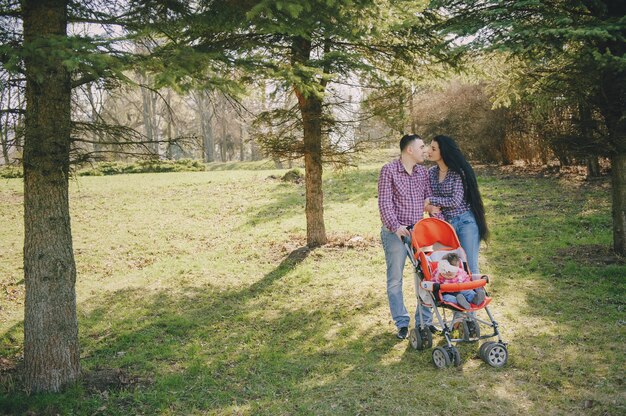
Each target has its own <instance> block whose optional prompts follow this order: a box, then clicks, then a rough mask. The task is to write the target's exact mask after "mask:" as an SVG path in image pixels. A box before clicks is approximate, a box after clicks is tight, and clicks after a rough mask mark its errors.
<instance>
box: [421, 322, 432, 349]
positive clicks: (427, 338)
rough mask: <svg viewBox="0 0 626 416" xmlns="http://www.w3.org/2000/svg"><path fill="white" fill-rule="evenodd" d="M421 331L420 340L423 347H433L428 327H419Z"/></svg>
mask: <svg viewBox="0 0 626 416" xmlns="http://www.w3.org/2000/svg"><path fill="white" fill-rule="evenodd" d="M420 332H421V333H422V341H423V342H424V349H426V348H432V347H433V333H432V332H430V328H428V327H426V328H424V329H420Z"/></svg>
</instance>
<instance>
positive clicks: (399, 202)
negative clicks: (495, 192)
mask: <svg viewBox="0 0 626 416" xmlns="http://www.w3.org/2000/svg"><path fill="white" fill-rule="evenodd" d="M426 158H428V160H430V161H432V162H435V166H433V167H431V168H430V169H428V170H427V169H426V168H425V167H424V166H422V165H421V164H422V163H423V162H424V160H425V159H426ZM378 209H379V211H380V218H381V220H382V223H383V225H382V228H381V233H380V236H381V240H382V244H383V249H384V251H385V260H386V263H387V297H388V299H389V309H390V310H391V316H392V318H393V320H394V323H395V325H396V328H397V330H398V333H397V337H398V338H400V339H404V338H406V337H407V335H408V332H409V323H410V317H409V313H408V312H407V309H406V307H405V306H404V297H403V293H402V280H403V279H402V278H403V271H404V265H405V262H406V256H407V251H406V249H405V248H404V243H403V241H402V238H403V237H404V238H405V240H407V241H410V238H411V233H410V231H409V230H408V229H407V227H409V226H412V225H413V224H415V223H416V222H417V221H419V220H421V219H422V218H424V213H425V212H427V213H428V214H429V215H431V216H434V217H437V218H440V219H443V220H445V221H447V222H448V223H450V224H451V225H452V226H453V227H454V230H455V231H456V233H457V235H458V237H459V240H460V242H461V246H462V247H463V249H464V250H465V253H466V255H467V262H468V266H469V269H470V271H471V273H472V274H478V273H479V268H478V251H479V248H480V241H481V240H485V239H486V238H487V236H488V230H487V223H486V220H485V209H484V206H483V202H482V198H481V196H480V192H479V190H478V183H477V181H476V175H475V174H474V170H473V169H472V167H471V166H470V164H469V163H468V162H467V160H466V159H465V157H464V156H463V153H462V152H461V150H460V149H459V147H458V146H457V144H456V142H455V141H454V140H453V139H452V138H450V137H447V136H436V137H434V138H433V140H432V142H431V143H430V145H429V146H426V145H425V144H424V141H423V140H422V138H421V137H420V136H418V135H416V134H412V135H405V136H403V137H402V139H400V158H399V159H396V160H394V161H392V162H389V163H388V164H386V165H385V166H383V168H382V170H381V172H380V177H379V179H378ZM479 296H480V295H479ZM457 299H458V302H461V303H462V304H466V302H468V301H471V300H472V299H468V298H467V297H466V296H463V295H462V294H461V295H457ZM420 307H421V309H422V313H421V316H422V317H423V318H424V320H425V322H424V324H426V325H427V326H429V328H430V330H431V331H433V332H434V331H436V328H435V327H434V326H433V325H432V310H431V309H430V308H428V307H426V306H424V305H422V306H420ZM419 316H420V314H419V311H416V312H415V325H416V326H418V325H419V324H420V323H421V322H420V318H419Z"/></svg>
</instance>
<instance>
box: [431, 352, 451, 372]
mask: <svg viewBox="0 0 626 416" xmlns="http://www.w3.org/2000/svg"><path fill="white" fill-rule="evenodd" d="M433 363H435V367H437V368H446V367H448V366H450V355H449V354H448V351H446V350H445V349H443V347H437V348H435V349H434V350H433Z"/></svg>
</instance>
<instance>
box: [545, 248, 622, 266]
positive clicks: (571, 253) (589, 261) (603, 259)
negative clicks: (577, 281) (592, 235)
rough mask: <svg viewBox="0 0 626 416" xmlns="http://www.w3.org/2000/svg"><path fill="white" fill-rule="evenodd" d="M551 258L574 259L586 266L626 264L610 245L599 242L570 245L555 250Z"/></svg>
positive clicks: (557, 259) (556, 259)
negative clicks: (554, 254)
mask: <svg viewBox="0 0 626 416" xmlns="http://www.w3.org/2000/svg"><path fill="white" fill-rule="evenodd" d="M556 254H557V255H556V256H553V257H552V259H553V260H555V261H557V262H558V261H559V259H564V258H565V259H576V261H577V262H579V263H581V264H584V265H588V266H606V265H608V264H620V265H622V264H626V258H625V257H622V256H618V255H617V254H615V252H613V250H611V247H609V246H604V245H601V244H588V245H580V246H572V247H567V248H563V249H560V250H557V252H556Z"/></svg>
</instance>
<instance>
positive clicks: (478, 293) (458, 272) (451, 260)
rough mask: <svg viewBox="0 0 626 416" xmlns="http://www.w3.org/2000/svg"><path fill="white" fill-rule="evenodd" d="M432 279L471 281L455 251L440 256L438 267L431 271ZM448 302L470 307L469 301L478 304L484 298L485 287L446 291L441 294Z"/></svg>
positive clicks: (438, 281) (465, 307)
mask: <svg viewBox="0 0 626 416" xmlns="http://www.w3.org/2000/svg"><path fill="white" fill-rule="evenodd" d="M432 280H433V281H434V282H437V283H465V282H469V281H471V277H470V275H469V274H467V272H466V271H465V270H463V267H462V266H461V259H460V258H459V256H458V254H456V253H449V254H446V255H445V256H443V257H442V259H441V261H440V262H439V267H437V269H436V270H435V272H434V273H433V278H432ZM442 298H443V300H444V301H445V302H448V303H454V304H457V305H460V306H462V307H463V308H464V309H470V308H471V306H470V303H474V304H475V305H480V304H481V303H483V301H484V300H485V289H483V288H481V287H479V288H476V289H474V290H471V289H470V290H462V291H460V292H448V293H444V294H443V296H442Z"/></svg>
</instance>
